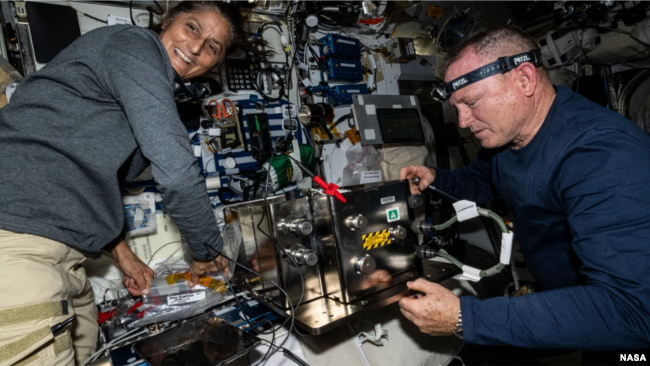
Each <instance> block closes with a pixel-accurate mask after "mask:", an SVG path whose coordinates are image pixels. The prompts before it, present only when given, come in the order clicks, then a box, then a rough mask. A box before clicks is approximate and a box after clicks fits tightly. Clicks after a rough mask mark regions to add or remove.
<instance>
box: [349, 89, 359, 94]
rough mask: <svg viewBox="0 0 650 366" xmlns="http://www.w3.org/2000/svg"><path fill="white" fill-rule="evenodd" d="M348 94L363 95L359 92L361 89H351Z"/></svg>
mask: <svg viewBox="0 0 650 366" xmlns="http://www.w3.org/2000/svg"><path fill="white" fill-rule="evenodd" d="M348 93H361V90H359V89H350V90H348Z"/></svg>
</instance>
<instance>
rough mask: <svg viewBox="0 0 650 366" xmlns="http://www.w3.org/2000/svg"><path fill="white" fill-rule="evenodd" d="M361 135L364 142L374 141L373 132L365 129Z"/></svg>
mask: <svg viewBox="0 0 650 366" xmlns="http://www.w3.org/2000/svg"><path fill="white" fill-rule="evenodd" d="M363 135H364V136H365V137H366V140H374V139H375V137H376V136H375V130H371V129H367V130H363Z"/></svg>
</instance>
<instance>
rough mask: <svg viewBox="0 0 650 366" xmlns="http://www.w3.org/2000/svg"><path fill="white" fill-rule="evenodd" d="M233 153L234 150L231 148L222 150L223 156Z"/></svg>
mask: <svg viewBox="0 0 650 366" xmlns="http://www.w3.org/2000/svg"><path fill="white" fill-rule="evenodd" d="M231 151H232V149H231V148H229V147H227V148H225V149H223V150H221V153H222V154H227V153H229V152H231Z"/></svg>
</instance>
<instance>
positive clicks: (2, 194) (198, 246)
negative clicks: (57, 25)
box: [0, 26, 222, 259]
mask: <svg viewBox="0 0 650 366" xmlns="http://www.w3.org/2000/svg"><path fill="white" fill-rule="evenodd" d="M173 85H174V84H173V69H172V66H171V64H170V61H169V58H168V55H167V52H166V50H165V49H164V47H163V44H162V42H161V41H160V39H159V37H158V35H156V34H155V33H154V32H152V31H150V30H147V29H142V28H138V27H134V26H111V27H103V28H100V29H97V30H94V31H92V32H89V33H87V34H86V35H84V36H82V37H80V38H79V39H77V40H76V41H75V42H74V43H73V44H71V45H70V46H69V47H68V48H66V49H65V50H63V51H62V52H61V53H60V54H59V55H58V56H57V57H56V58H55V59H54V60H52V61H51V62H50V63H49V64H48V65H47V66H46V67H45V68H43V69H42V70H41V71H39V72H37V73H35V74H32V75H30V76H29V77H27V78H26V79H25V80H24V81H23V82H22V83H21V84H20V85H19V87H18V88H17V90H16V92H15V93H14V95H13V96H12V99H11V103H10V104H9V105H7V106H6V107H4V108H3V109H0V228H2V229H5V230H9V231H13V232H18V233H27V234H34V235H39V236H43V237H46V238H50V239H53V240H56V241H59V242H62V243H64V244H67V245H69V246H71V247H74V248H76V249H78V250H80V251H83V252H84V253H86V254H88V255H90V256H96V255H98V253H100V251H101V249H102V248H103V247H104V246H106V245H107V244H108V243H109V242H110V241H111V240H113V239H115V238H116V237H117V236H118V235H119V234H120V232H121V231H122V229H123V227H124V216H125V215H124V208H123V206H122V202H121V197H120V190H119V183H118V182H120V181H121V180H124V179H129V178H134V177H135V176H137V175H138V174H139V173H141V172H142V170H144V168H145V167H146V164H147V162H150V163H151V171H152V173H153V176H154V179H155V180H156V182H157V184H158V189H159V190H160V191H161V192H162V193H163V197H164V200H165V206H166V207H167V208H168V209H169V211H170V213H171V216H172V218H173V219H174V221H175V222H176V224H177V225H178V228H179V229H180V231H181V233H182V235H183V237H184V238H185V239H186V241H187V242H188V244H189V245H190V247H191V248H192V251H193V253H194V255H195V257H197V258H201V259H207V258H209V257H210V256H209V255H208V253H207V249H206V248H205V246H204V243H205V244H207V245H209V246H210V247H212V248H214V249H215V250H218V251H220V250H221V247H222V239H221V236H220V235H219V230H218V228H217V223H216V220H215V218H214V215H213V213H212V210H211V206H210V202H209V199H208V196H207V192H206V188H205V184H204V182H203V178H202V177H201V175H200V170H199V167H198V164H197V162H196V158H195V157H194V154H193V153H192V150H191V146H190V142H189V140H188V136H187V131H186V130H185V128H184V127H183V124H182V123H181V121H180V118H179V116H178V112H177V110H176V106H175V103H174V86H173ZM212 254H215V252H212Z"/></svg>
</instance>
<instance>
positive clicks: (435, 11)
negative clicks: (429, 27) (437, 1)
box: [427, 5, 445, 19]
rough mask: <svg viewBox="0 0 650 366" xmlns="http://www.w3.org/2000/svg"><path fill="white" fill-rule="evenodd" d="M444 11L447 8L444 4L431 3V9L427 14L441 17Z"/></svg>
mask: <svg viewBox="0 0 650 366" xmlns="http://www.w3.org/2000/svg"><path fill="white" fill-rule="evenodd" d="M444 12H445V8H443V7H442V6H435V5H429V9H427V16H428V17H434V18H438V19H440V18H442V14H443V13H444Z"/></svg>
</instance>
